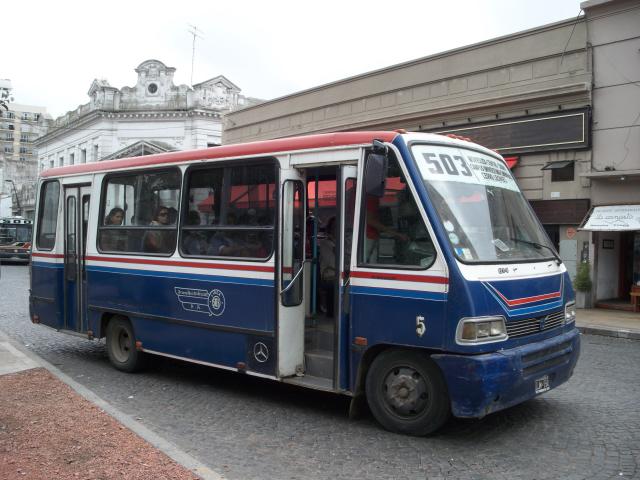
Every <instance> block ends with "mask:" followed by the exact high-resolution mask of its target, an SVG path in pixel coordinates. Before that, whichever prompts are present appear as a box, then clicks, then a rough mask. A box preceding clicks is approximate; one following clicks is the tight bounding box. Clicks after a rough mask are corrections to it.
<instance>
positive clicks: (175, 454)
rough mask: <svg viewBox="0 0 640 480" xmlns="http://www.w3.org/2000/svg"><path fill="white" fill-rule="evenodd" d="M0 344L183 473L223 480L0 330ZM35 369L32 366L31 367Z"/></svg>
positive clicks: (214, 472)
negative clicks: (67, 389)
mask: <svg viewBox="0 0 640 480" xmlns="http://www.w3.org/2000/svg"><path fill="white" fill-rule="evenodd" d="M0 341H5V342H7V343H8V344H9V345H10V346H12V347H13V348H15V349H16V350H18V351H19V352H20V353H22V354H23V355H25V356H26V357H28V358H29V359H30V360H32V361H33V362H34V363H35V364H36V365H35V366H36V367H38V366H40V367H43V368H45V369H47V370H48V371H49V372H51V373H52V374H53V375H54V376H55V377H57V378H58V379H59V380H60V381H62V382H63V383H66V384H67V385H68V386H69V387H71V388H72V389H73V390H74V391H75V392H76V393H77V394H78V395H80V396H81V397H83V398H85V399H86V400H88V401H89V402H91V403H93V404H94V405H96V406H98V407H99V408H100V409H102V410H103V411H104V412H105V413H107V414H108V415H110V416H112V417H113V418H115V419H116V420H117V421H118V422H120V423H121V424H122V425H124V426H125V427H126V428H128V429H129V430H131V431H132V432H134V433H135V434H136V435H138V436H139V437H141V438H142V439H143V440H145V441H146V442H148V443H149V444H151V445H152V446H154V447H155V448H157V449H158V450H160V451H161V452H162V453H164V454H165V455H167V456H168V457H169V458H171V459H172V460H174V461H175V462H177V463H178V464H180V465H182V466H183V467H185V468H186V469H187V470H189V471H191V472H192V473H194V474H196V475H198V476H199V477H200V478H202V479H203V480H224V479H225V477H224V476H223V475H221V474H219V473H218V472H216V471H214V470H211V469H210V468H209V467H207V466H205V465H204V464H202V463H201V462H199V461H198V460H196V459H195V458H194V457H192V456H191V455H189V454H188V453H186V452H184V451H182V450H180V448H178V447H177V446H176V445H174V444H173V443H171V442H169V441H168V440H166V439H164V438H163V437H161V436H160V435H158V434H156V433H154V432H153V431H151V430H149V429H148V428H147V427H145V426H144V425H143V424H141V423H140V422H138V421H136V420H134V419H133V418H131V417H130V416H129V415H127V414H126V413H123V412H121V411H120V410H118V409H117V408H116V407H114V406H113V405H111V404H110V403H108V402H107V401H106V400H103V399H102V398H100V397H99V396H98V395H96V394H95V393H94V392H92V391H91V390H89V389H88V388H87V387H85V386H84V385H81V384H79V383H78V382H76V381H75V380H73V379H72V378H71V377H69V376H68V375H67V374H66V373H64V372H62V371H60V370H59V369H58V368H57V367H55V366H54V365H52V364H51V363H49V362H48V361H46V360H45V359H44V358H42V357H40V356H39V355H37V354H36V353H34V352H32V351H31V350H28V349H26V348H25V347H24V346H23V345H21V344H20V343H18V342H16V341H15V340H14V339H13V338H10V337H9V336H8V335H7V334H6V333H4V332H3V331H2V330H0ZM34 368H35V367H34Z"/></svg>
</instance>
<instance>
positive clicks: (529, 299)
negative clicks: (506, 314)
mask: <svg viewBox="0 0 640 480" xmlns="http://www.w3.org/2000/svg"><path fill="white" fill-rule="evenodd" d="M496 292H498V291H497V290H496ZM498 295H500V298H502V300H504V301H505V302H506V304H507V305H508V306H510V307H513V306H516V305H522V304H525V303H535V302H540V301H542V300H548V299H550V298H560V292H554V293H545V294H544V295H535V296H533V297H524V298H516V299H515V300H509V299H508V298H507V297H505V296H504V295H502V294H501V293H500V292H498Z"/></svg>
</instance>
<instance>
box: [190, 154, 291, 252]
mask: <svg viewBox="0 0 640 480" xmlns="http://www.w3.org/2000/svg"><path fill="white" fill-rule="evenodd" d="M268 164H270V165H271V166H272V167H273V168H274V169H275V175H274V191H275V192H276V196H275V198H274V201H275V206H274V208H273V210H274V216H273V225H272V226H271V227H251V228H250V227H239V228H238V227H233V226H228V225H221V226H217V227H215V226H209V227H208V228H202V225H185V224H184V222H185V219H186V218H187V215H188V213H189V212H187V211H186V209H187V208H188V205H189V203H188V198H187V196H188V195H189V188H188V187H189V180H190V178H191V175H192V174H193V173H194V172H198V171H202V170H211V169H213V168H220V169H225V168H233V167H243V166H255V165H268ZM280 187H281V182H280V162H279V161H278V159H277V158H276V157H273V156H268V157H257V158H248V159H241V160H233V159H230V160H222V161H214V162H205V163H203V164H192V165H189V166H188V167H187V168H186V170H185V171H184V174H183V188H182V195H181V204H180V215H179V226H178V252H179V253H180V256H181V257H183V258H189V259H192V258H195V259H203V260H211V259H216V260H233V261H243V262H254V263H267V262H269V261H270V260H271V259H272V258H274V254H275V253H276V250H277V248H278V238H277V234H278V212H279V210H278V209H279V205H280V198H281V192H280ZM185 227H186V228H185ZM190 230H212V231H213V230H218V231H221V230H227V231H247V230H260V231H271V232H272V234H273V242H272V245H271V251H270V252H269V254H268V255H267V256H266V257H265V258H257V257H233V256H224V255H191V254H188V253H185V252H184V251H183V249H182V240H183V235H184V232H185V231H190Z"/></svg>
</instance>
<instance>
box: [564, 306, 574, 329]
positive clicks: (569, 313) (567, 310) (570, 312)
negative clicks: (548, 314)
mask: <svg viewBox="0 0 640 480" xmlns="http://www.w3.org/2000/svg"><path fill="white" fill-rule="evenodd" d="M575 321H576V302H569V303H567V304H566V305H565V306H564V323H565V325H566V324H569V323H573V322H575Z"/></svg>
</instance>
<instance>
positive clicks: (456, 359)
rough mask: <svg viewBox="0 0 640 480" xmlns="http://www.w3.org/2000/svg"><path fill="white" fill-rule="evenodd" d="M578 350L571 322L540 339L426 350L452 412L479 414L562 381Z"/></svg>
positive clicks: (531, 396) (571, 371) (513, 403)
mask: <svg viewBox="0 0 640 480" xmlns="http://www.w3.org/2000/svg"><path fill="white" fill-rule="evenodd" d="M579 355H580V333H579V332H578V330H577V329H576V328H573V329H572V330H570V331H568V332H565V333H563V334H561V335H557V336H555V337H552V338H548V339H546V340H542V341H540V342H535V343H530V344H528V345H523V346H521V347H517V348H512V349H509V350H501V351H499V352H494V353H488V354H482V355H447V354H442V355H440V354H438V355H432V357H431V358H432V359H433V360H434V361H435V362H436V363H437V364H438V366H439V367H440V368H441V370H442V372H443V374H444V377H445V379H446V382H447V387H448V389H449V397H450V399H451V411H452V413H453V415H455V416H456V417H470V418H481V417H484V416H485V415H488V414H489V413H492V412H497V411H499V410H502V409H504V408H508V407H511V406H513V405H517V404H519V403H522V402H524V401H526V400H529V399H530V398H533V397H535V396H537V395H539V394H541V393H544V392H546V391H548V390H550V389H552V388H555V387H557V386H558V385H561V384H562V383H564V382H566V381H567V380H568V379H569V378H570V377H571V375H573V369H574V367H575V365H576V362H577V361H578V357H579Z"/></svg>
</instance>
